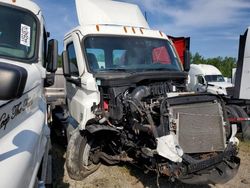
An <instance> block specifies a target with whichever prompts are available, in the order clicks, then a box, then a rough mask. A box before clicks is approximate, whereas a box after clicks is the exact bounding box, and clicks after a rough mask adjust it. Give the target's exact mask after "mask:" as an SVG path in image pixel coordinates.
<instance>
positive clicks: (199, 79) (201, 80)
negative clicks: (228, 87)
mask: <svg viewBox="0 0 250 188" xmlns="http://www.w3.org/2000/svg"><path fill="white" fill-rule="evenodd" d="M197 82H198V83H199V84H202V85H203V84H205V80H204V78H203V76H202V75H198V76H197Z"/></svg>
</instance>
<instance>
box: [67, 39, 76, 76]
mask: <svg viewBox="0 0 250 188" xmlns="http://www.w3.org/2000/svg"><path fill="white" fill-rule="evenodd" d="M67 54H68V59H69V69H70V74H71V76H79V70H78V66H77V59H76V52H75V47H74V44H73V42H72V43H70V44H68V46H67Z"/></svg>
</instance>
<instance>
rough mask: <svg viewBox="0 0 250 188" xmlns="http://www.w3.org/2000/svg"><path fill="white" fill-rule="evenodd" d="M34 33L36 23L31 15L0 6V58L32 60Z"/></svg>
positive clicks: (34, 42) (34, 41)
mask: <svg viewBox="0 0 250 188" xmlns="http://www.w3.org/2000/svg"><path fill="white" fill-rule="evenodd" d="M36 31H37V22H36V20H35V18H34V16H32V14H31V13H29V12H25V11H23V10H19V9H14V8H10V7H6V6H3V5H0V56H5V57H10V58H16V59H24V60H29V59H31V58H33V57H34V55H35V44H36Z"/></svg>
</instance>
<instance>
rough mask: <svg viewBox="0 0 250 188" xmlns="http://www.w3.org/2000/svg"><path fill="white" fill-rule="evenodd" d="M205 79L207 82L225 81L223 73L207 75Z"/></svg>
mask: <svg viewBox="0 0 250 188" xmlns="http://www.w3.org/2000/svg"><path fill="white" fill-rule="evenodd" d="M205 79H206V81H207V82H225V79H224V77H223V76H222V75H206V76H205Z"/></svg>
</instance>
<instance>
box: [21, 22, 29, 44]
mask: <svg viewBox="0 0 250 188" xmlns="http://www.w3.org/2000/svg"><path fill="white" fill-rule="evenodd" d="M20 44H22V45H24V46H27V47H30V26H28V25H25V24H21V33H20Z"/></svg>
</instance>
